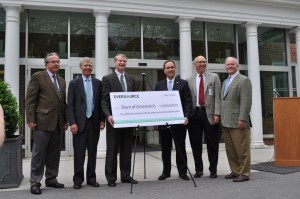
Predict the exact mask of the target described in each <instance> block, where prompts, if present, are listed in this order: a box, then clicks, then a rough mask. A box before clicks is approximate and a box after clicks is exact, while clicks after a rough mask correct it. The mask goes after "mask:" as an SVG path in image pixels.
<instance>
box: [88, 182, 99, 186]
mask: <svg viewBox="0 0 300 199" xmlns="http://www.w3.org/2000/svg"><path fill="white" fill-rule="evenodd" d="M86 184H87V185H90V186H92V187H100V184H99V183H98V182H87V183H86Z"/></svg>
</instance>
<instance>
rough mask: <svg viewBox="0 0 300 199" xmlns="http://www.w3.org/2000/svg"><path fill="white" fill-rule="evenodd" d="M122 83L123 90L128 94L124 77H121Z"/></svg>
mask: <svg viewBox="0 0 300 199" xmlns="http://www.w3.org/2000/svg"><path fill="white" fill-rule="evenodd" d="M120 83H121V86H122V89H123V92H126V87H125V82H124V75H121V77H120Z"/></svg>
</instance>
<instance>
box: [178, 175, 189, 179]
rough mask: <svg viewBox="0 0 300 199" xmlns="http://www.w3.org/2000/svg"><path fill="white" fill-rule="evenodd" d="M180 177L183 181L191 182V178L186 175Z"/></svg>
mask: <svg viewBox="0 0 300 199" xmlns="http://www.w3.org/2000/svg"><path fill="white" fill-rule="evenodd" d="M179 177H180V178H181V179H183V180H189V179H190V178H189V176H187V175H186V174H182V175H179Z"/></svg>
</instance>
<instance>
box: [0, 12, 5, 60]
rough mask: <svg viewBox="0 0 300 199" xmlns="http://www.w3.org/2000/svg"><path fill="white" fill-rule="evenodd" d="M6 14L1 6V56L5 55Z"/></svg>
mask: <svg viewBox="0 0 300 199" xmlns="http://www.w3.org/2000/svg"><path fill="white" fill-rule="evenodd" d="M5 15H6V12H5V10H4V9H3V8H0V57H4V46H5V44H4V41H5Z"/></svg>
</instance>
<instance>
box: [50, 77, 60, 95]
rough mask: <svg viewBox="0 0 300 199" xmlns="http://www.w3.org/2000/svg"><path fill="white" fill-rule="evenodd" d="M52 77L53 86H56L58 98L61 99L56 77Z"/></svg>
mask: <svg viewBox="0 0 300 199" xmlns="http://www.w3.org/2000/svg"><path fill="white" fill-rule="evenodd" d="M52 77H53V84H54V87H55V90H56V92H57V94H58V96H59V97H60V91H59V89H58V86H57V80H56V75H53V76H52Z"/></svg>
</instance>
